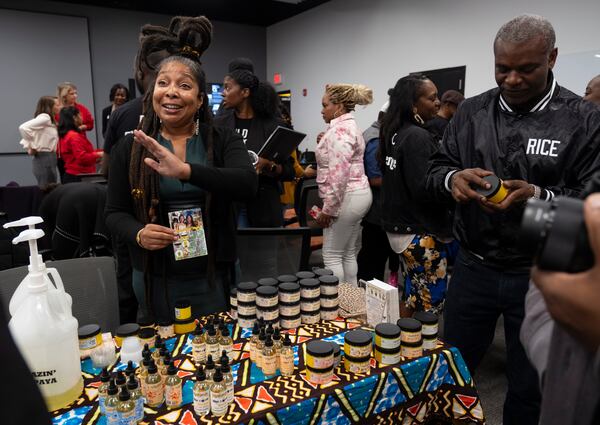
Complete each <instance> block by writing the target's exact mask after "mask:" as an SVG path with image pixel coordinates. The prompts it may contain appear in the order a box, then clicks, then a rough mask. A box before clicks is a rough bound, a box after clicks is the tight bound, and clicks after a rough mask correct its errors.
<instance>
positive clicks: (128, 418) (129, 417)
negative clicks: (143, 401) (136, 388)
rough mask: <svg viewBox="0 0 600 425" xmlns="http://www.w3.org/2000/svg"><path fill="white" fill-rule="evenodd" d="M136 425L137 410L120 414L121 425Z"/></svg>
mask: <svg viewBox="0 0 600 425" xmlns="http://www.w3.org/2000/svg"><path fill="white" fill-rule="evenodd" d="M136 423H137V418H136V415H135V409H134V410H131V411H129V412H119V425H135V424H136Z"/></svg>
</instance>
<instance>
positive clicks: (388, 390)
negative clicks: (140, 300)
mask: <svg viewBox="0 0 600 425" xmlns="http://www.w3.org/2000/svg"><path fill="white" fill-rule="evenodd" d="M221 317H226V319H227V320H228V321H229V322H230V323H229V326H230V329H231V330H232V335H233V339H234V352H233V353H232V356H231V357H232V358H231V363H232V371H233V376H234V379H235V390H236V391H235V401H234V403H233V404H232V405H230V406H229V410H228V412H227V414H225V415H224V416H221V417H215V416H212V415H211V414H208V415H206V416H202V417H198V416H197V415H195V414H194V411H193V406H192V396H193V394H192V387H193V385H194V380H193V374H194V371H195V367H194V364H193V362H192V361H191V351H192V348H191V335H181V336H177V337H175V338H171V339H168V340H167V341H166V343H167V348H169V350H170V351H171V352H172V356H173V358H174V359H175V365H176V366H177V367H178V368H179V376H180V377H181V378H182V379H183V381H184V383H183V402H184V404H183V406H182V407H181V408H180V409H176V410H171V411H170V410H167V408H166V407H164V405H163V406H162V407H161V408H159V409H157V410H155V409H151V408H148V407H146V409H145V413H146V415H145V419H144V421H143V422H142V423H143V424H148V425H160V424H180V425H199V424H238V423H241V424H248V425H250V424H256V425H259V424H265V425H267V424H282V425H305V424H306V425H308V424H336V425H344V424H352V423H360V424H368V423H377V424H399V423H401V424H425V423H428V422H429V421H431V420H437V421H439V423H457V424H460V423H469V424H470V423H476V424H483V423H484V422H485V421H484V416H483V411H482V408H481V401H480V400H479V396H478V394H477V390H476V389H475V386H474V383H473V380H472V379H471V375H470V374H469V371H468V369H467V366H466V364H465V363H464V361H463V358H462V356H461V355H460V353H459V351H458V350H457V349H456V348H454V347H450V346H448V345H446V344H443V343H441V342H440V343H438V347H437V348H436V349H435V350H432V351H429V352H425V355H424V356H423V357H419V358H416V359H412V360H406V361H402V362H401V363H399V364H397V365H394V366H385V367H379V365H378V364H377V363H376V362H375V360H374V359H373V358H372V359H371V370H370V373H369V374H365V375H363V374H350V373H346V372H345V370H344V366H343V360H342V362H341V363H340V364H339V365H338V367H336V368H335V369H334V379H333V382H331V383H330V384H327V385H322V386H318V385H313V384H311V383H310V382H308V381H307V380H306V377H305V373H304V350H305V348H306V342H308V341H310V340H312V339H323V340H326V341H333V342H336V343H338V344H339V345H340V347H341V349H342V352H343V348H344V334H345V333H346V332H347V331H350V330H352V329H356V328H359V327H361V324H360V323H359V322H358V321H356V320H353V319H341V318H339V319H337V320H335V321H324V322H320V323H318V324H315V325H304V326H302V327H300V328H298V329H297V330H295V331H291V332H290V338H291V339H292V342H293V343H294V351H295V363H296V371H295V374H294V375H293V376H289V377H283V376H279V374H278V375H277V376H276V377H273V378H269V379H265V377H264V375H263V374H262V372H261V371H260V369H258V368H257V367H256V365H254V364H251V362H250V359H249V352H248V351H247V347H246V345H247V343H248V338H249V336H250V334H251V330H250V329H240V328H239V327H238V326H237V323H236V322H235V321H233V320H231V318H230V317H229V316H228V315H225V314H224V313H222V316H221ZM200 322H202V323H203V322H204V320H203V319H201V320H200ZM365 329H368V328H365ZM125 366H126V365H124V364H121V363H117V364H116V365H114V366H113V367H112V368H111V369H110V371H117V370H123V369H124V368H125ZM82 370H83V374H84V380H85V388H84V392H83V394H82V395H81V397H80V398H79V399H78V400H77V401H75V402H74V403H73V404H72V405H71V406H69V407H68V408H66V409H62V410H59V411H56V412H53V414H52V415H53V423H54V424H60V425H78V424H100V425H102V424H105V423H106V418H104V417H102V416H100V411H99V409H98V402H97V396H98V391H97V388H98V386H99V385H100V381H99V377H98V375H99V373H100V369H97V368H94V367H93V365H92V363H91V360H89V359H88V360H85V361H83V362H82Z"/></svg>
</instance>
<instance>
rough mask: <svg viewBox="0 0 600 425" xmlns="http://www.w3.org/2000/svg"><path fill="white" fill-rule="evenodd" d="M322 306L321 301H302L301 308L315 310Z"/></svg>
mask: <svg viewBox="0 0 600 425" xmlns="http://www.w3.org/2000/svg"><path fill="white" fill-rule="evenodd" d="M320 308H321V301H319V300H316V301H311V302H301V303H300V309H301V310H304V311H315V310H318V309H320Z"/></svg>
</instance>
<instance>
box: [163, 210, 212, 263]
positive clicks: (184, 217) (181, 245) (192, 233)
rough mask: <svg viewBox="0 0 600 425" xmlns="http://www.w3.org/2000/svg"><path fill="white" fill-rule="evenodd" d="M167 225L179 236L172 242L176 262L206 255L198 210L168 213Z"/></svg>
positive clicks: (200, 215) (200, 213)
mask: <svg viewBox="0 0 600 425" xmlns="http://www.w3.org/2000/svg"><path fill="white" fill-rule="evenodd" d="M169 223H170V225H171V229H173V230H175V233H176V234H177V235H178V236H179V239H177V240H176V241H175V242H173V251H174V255H175V260H176V261H179V260H186V259H188V258H194V257H201V256H203V255H207V254H208V250H207V248H206V237H205V236H204V224H203V223H202V210H201V209H200V208H194V209H189V210H182V211H173V212H170V213H169Z"/></svg>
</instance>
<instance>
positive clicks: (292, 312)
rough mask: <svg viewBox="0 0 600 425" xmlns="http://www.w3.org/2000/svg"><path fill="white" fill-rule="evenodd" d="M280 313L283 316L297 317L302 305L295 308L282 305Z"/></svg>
mask: <svg viewBox="0 0 600 425" xmlns="http://www.w3.org/2000/svg"><path fill="white" fill-rule="evenodd" d="M279 313H280V314H281V315H282V316H288V317H290V316H297V315H299V314H300V305H295V306H293V307H290V306H287V305H280V306H279Z"/></svg>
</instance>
